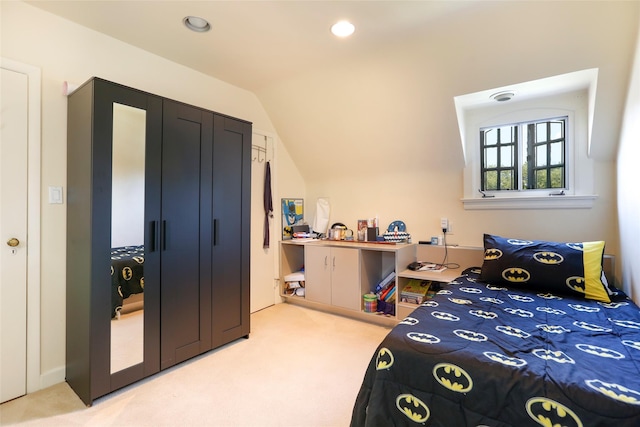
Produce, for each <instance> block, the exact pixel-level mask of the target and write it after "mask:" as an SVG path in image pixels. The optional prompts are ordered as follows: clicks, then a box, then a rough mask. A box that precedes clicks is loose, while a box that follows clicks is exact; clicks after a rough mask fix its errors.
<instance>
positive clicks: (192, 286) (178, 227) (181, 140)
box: [160, 100, 213, 369]
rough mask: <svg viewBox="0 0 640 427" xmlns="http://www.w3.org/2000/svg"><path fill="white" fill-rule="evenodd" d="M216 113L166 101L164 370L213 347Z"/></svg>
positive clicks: (162, 229)
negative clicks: (212, 295)
mask: <svg viewBox="0 0 640 427" xmlns="http://www.w3.org/2000/svg"><path fill="white" fill-rule="evenodd" d="M212 141H213V114H212V113H211V112H208V111H204V110H200V109H198V108H195V107H191V106H187V105H184V104H179V103H177V102H174V101H169V100H164V106H163V140H162V186H161V187H162V201H161V203H162V219H161V222H160V250H161V291H162V292H161V294H162V300H161V301H162V302H161V308H162V309H161V325H162V329H161V338H162V339H161V368H162V369H165V368H167V367H169V366H172V365H174V364H176V363H179V362H181V361H183V360H186V359H189V358H191V357H193V356H196V355H198V354H200V353H202V352H204V351H207V350H209V349H211V179H212V176H211V168H212V166H211V165H212V164H211V152H212V151H211V150H212V148H211V147H212Z"/></svg>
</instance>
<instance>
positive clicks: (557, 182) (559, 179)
mask: <svg viewBox="0 0 640 427" xmlns="http://www.w3.org/2000/svg"><path fill="white" fill-rule="evenodd" d="M563 174H564V168H552V169H551V188H564V175H563Z"/></svg>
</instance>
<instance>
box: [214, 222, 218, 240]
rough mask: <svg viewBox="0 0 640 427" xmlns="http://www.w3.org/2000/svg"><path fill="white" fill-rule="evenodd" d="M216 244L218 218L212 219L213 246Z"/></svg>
mask: <svg viewBox="0 0 640 427" xmlns="http://www.w3.org/2000/svg"><path fill="white" fill-rule="evenodd" d="M217 244H218V220H217V219H214V220H213V246H216V245H217Z"/></svg>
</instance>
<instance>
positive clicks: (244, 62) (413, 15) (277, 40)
mask: <svg viewBox="0 0 640 427" xmlns="http://www.w3.org/2000/svg"><path fill="white" fill-rule="evenodd" d="M27 3H29V4H31V5H33V6H36V7H39V8H41V9H44V10H47V11H49V12H51V13H54V14H56V15H59V16H61V17H63V18H66V19H69V20H71V21H74V22H76V23H78V24H81V25H83V26H86V27H88V28H91V29H94V30H96V31H99V32H101V33H104V34H107V35H109V36H112V37H114V38H116V39H119V40H121V41H123V42H126V43H128V44H131V45H134V46H137V47H140V48H142V49H144V50H147V51H149V52H152V53H155V54H157V55H159V56H162V57H164V58H167V59H170V60H172V61H174V62H177V63H180V64H183V65H186V66H187V67H190V68H193V69H195V70H198V71H200V72H202V73H204V74H208V75H210V76H213V77H216V78H218V79H221V80H223V81H226V82H228V83H231V84H233V85H236V86H239V87H242V88H245V89H248V90H251V91H259V90H260V89H262V88H265V87H267V86H270V85H272V84H274V83H277V82H278V81H281V80H285V79H287V78H291V77H293V76H295V75H298V74H302V73H305V72H307V71H310V70H313V69H314V68H316V67H319V66H324V65H326V64H332V63H338V62H340V61H342V60H345V59H347V58H349V57H350V56H353V55H361V54H363V53H365V52H370V51H373V50H376V49H378V48H379V47H380V46H383V45H387V44H390V43H394V42H398V41H401V40H403V39H405V38H407V37H409V36H410V35H411V34H412V32H413V31H414V30H416V29H418V28H420V27H423V26H425V25H428V24H429V23H430V22H432V21H434V20H438V19H441V18H442V17H443V16H445V15H446V14H448V13H451V12H453V11H456V10H460V9H461V8H465V7H469V6H470V5H472V4H473V3H474V2H463V1H448V2H445V1H293V0H285V1H186V0H177V1H122V0H108V1H77V0H76V1H55V0H53V1H27ZM188 15H194V16H199V17H202V18H205V19H207V20H208V21H209V22H210V23H211V25H212V29H211V30H210V31H208V32H206V33H196V32H192V31H189V30H187V29H186V27H185V26H184V25H183V23H182V20H183V18H184V17H185V16H188ZM341 19H348V20H350V21H351V22H352V23H353V24H355V26H356V31H355V33H354V35H353V36H351V37H350V38H348V39H339V38H336V37H335V36H333V35H332V34H331V33H330V27H331V25H332V24H334V23H335V22H337V21H338V20H341ZM256 67H259V71H257V70H256Z"/></svg>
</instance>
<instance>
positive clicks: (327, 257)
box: [305, 245, 361, 310]
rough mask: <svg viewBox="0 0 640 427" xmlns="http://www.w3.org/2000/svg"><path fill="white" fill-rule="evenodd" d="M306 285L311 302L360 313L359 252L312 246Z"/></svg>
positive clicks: (306, 264) (306, 265)
mask: <svg viewBox="0 0 640 427" xmlns="http://www.w3.org/2000/svg"><path fill="white" fill-rule="evenodd" d="M305 283H306V285H305V286H306V291H305V292H306V298H307V299H308V300H309V301H314V302H319V303H323V304H331V305H333V306H337V307H342V308H346V309H350V310H360V298H361V296H360V281H359V252H358V249H355V248H337V247H330V246H312V245H309V246H308V247H307V248H306V250H305Z"/></svg>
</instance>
